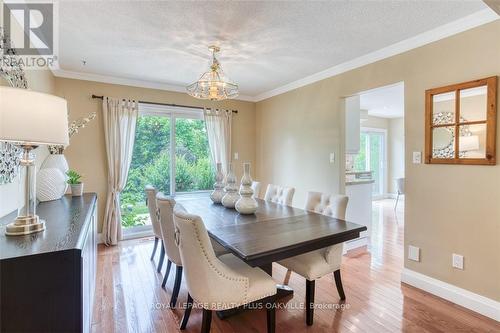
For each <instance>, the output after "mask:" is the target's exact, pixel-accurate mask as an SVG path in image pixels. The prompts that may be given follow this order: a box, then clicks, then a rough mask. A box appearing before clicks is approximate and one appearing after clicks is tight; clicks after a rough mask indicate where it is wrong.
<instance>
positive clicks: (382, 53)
mask: <svg viewBox="0 0 500 333" xmlns="http://www.w3.org/2000/svg"><path fill="white" fill-rule="evenodd" d="M497 19H499V16H498V15H497V14H496V13H495V12H494V11H493V10H491V9H490V8H485V9H483V10H480V11H478V12H476V13H474V14H471V15H468V16H465V17H463V18H461V19H458V20H456V21H453V22H450V23H447V24H445V25H442V26H439V27H437V28H435V29H432V30H429V31H426V32H423V33H421V34H419V35H416V36H414V37H411V38H408V39H405V40H402V41H400V42H397V43H395V44H392V45H389V46H387V47H384V48H382V49H380V50H377V51H374V52H371V53H368V54H365V55H363V56H360V57H358V58H355V59H352V60H349V61H346V62H344V63H341V64H339V65H335V66H333V67H330V68H328V69H326V70H323V71H321V72H318V73H315V74H312V75H309V76H306V77H304V78H302V79H300V80H297V81H293V82H291V83H288V84H285V85H284V86H281V87H279V88H276V89H273V90H270V91H267V92H264V93H262V94H259V95H257V96H255V97H254V99H255V101H256V102H260V101H262V100H265V99H268V98H270V97H273V96H277V95H280V94H283V93H285V92H288V91H290V90H294V89H297V88H300V87H303V86H306V85H308V84H311V83H314V82H317V81H321V80H324V79H326V78H329V77H332V76H336V75H339V74H342V73H345V72H348V71H350V70H353V69H356V68H359V67H362V66H365V65H368V64H371V63H374V62H377V61H379V60H382V59H385V58H389V57H392V56H395V55H397V54H401V53H404V52H406V51H409V50H412V49H415V48H417V47H420V46H424V45H426V44H430V43H432V42H435V41H438V40H440V39H443V38H446V37H449V36H453V35H456V34H458V33H460V32H463V31H466V30H469V29H472V28H475V27H478V26H480V25H483V24H486V23H489V22H492V21H495V20H497Z"/></svg>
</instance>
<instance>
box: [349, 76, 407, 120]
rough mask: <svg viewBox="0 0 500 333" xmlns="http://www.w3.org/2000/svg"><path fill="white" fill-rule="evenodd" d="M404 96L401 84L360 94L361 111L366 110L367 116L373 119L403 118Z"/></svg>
mask: <svg viewBox="0 0 500 333" xmlns="http://www.w3.org/2000/svg"><path fill="white" fill-rule="evenodd" d="M404 94H405V92H404V84H403V83H398V84H395V85H391V86H388V87H381V88H377V89H373V90H370V91H367V92H363V93H360V96H359V100H360V103H361V109H362V110H368V114H369V115H370V116H375V117H382V118H400V117H404V108H405V105H404V104H405V96H404Z"/></svg>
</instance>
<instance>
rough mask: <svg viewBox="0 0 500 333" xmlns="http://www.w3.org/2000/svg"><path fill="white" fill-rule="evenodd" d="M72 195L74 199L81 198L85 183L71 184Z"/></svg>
mask: <svg viewBox="0 0 500 333" xmlns="http://www.w3.org/2000/svg"><path fill="white" fill-rule="evenodd" d="M70 187H71V195H72V196H74V197H79V196H81V195H82V194H83V183H80V184H71V185H70Z"/></svg>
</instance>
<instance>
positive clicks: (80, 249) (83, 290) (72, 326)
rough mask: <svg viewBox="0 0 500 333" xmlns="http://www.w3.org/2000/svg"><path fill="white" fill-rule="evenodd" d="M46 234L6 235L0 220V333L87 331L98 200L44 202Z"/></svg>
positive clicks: (6, 220)
mask: <svg viewBox="0 0 500 333" xmlns="http://www.w3.org/2000/svg"><path fill="white" fill-rule="evenodd" d="M37 214H38V215H39V216H40V218H42V219H44V220H45V221H46V230H45V231H43V232H39V233H35V234H31V235H27V236H20V237H12V236H5V226H6V225H7V224H8V223H10V222H11V221H12V220H13V219H14V218H15V216H16V214H15V213H12V214H10V215H7V216H5V217H3V218H1V219H0V331H1V332H85V333H86V332H89V331H90V329H91V321H92V307H93V301H94V289H95V276H96V263H97V196H96V194H95V193H86V194H84V195H83V196H81V197H71V196H64V197H63V198H62V199H60V200H55V201H49V202H44V203H40V204H39V205H38V206H37Z"/></svg>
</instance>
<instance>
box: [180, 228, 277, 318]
mask: <svg viewBox="0 0 500 333" xmlns="http://www.w3.org/2000/svg"><path fill="white" fill-rule="evenodd" d="M183 220H185V221H188V222H190V223H191V225H192V226H193V227H194V229H195V234H196V239H197V240H198V243H199V245H200V247H201V249H202V251H203V255H204V256H205V259H206V260H207V262H208V264H209V266H210V267H211V268H212V269H213V271H214V272H215V273H217V275H219V276H220V277H223V278H225V279H227V280H230V281H237V282H245V292H244V295H245V296H244V298H243V303H241V304H238V305H237V306H240V305H244V304H248V303H250V302H253V300H252V301H247V298H248V288H249V279H248V278H233V277H230V276H227V275H226V274H224V273H222V272H221V271H219V270H218V269H217V267H215V266H214V264H213V262H212V260H210V258H209V257H208V253H207V252H206V251H205V247H204V246H203V243H202V242H201V239H200V234H199V232H198V228H197V227H196V224H195V223H194V220H192V219H186V218H183ZM269 296H270V295H269ZM266 297H267V296H266ZM195 300H196V299H195ZM196 301H197V300H196ZM197 303H203V302H198V301H197ZM231 308H232V307H231ZM222 309H225V308H222ZM211 310H214V309H211Z"/></svg>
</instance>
